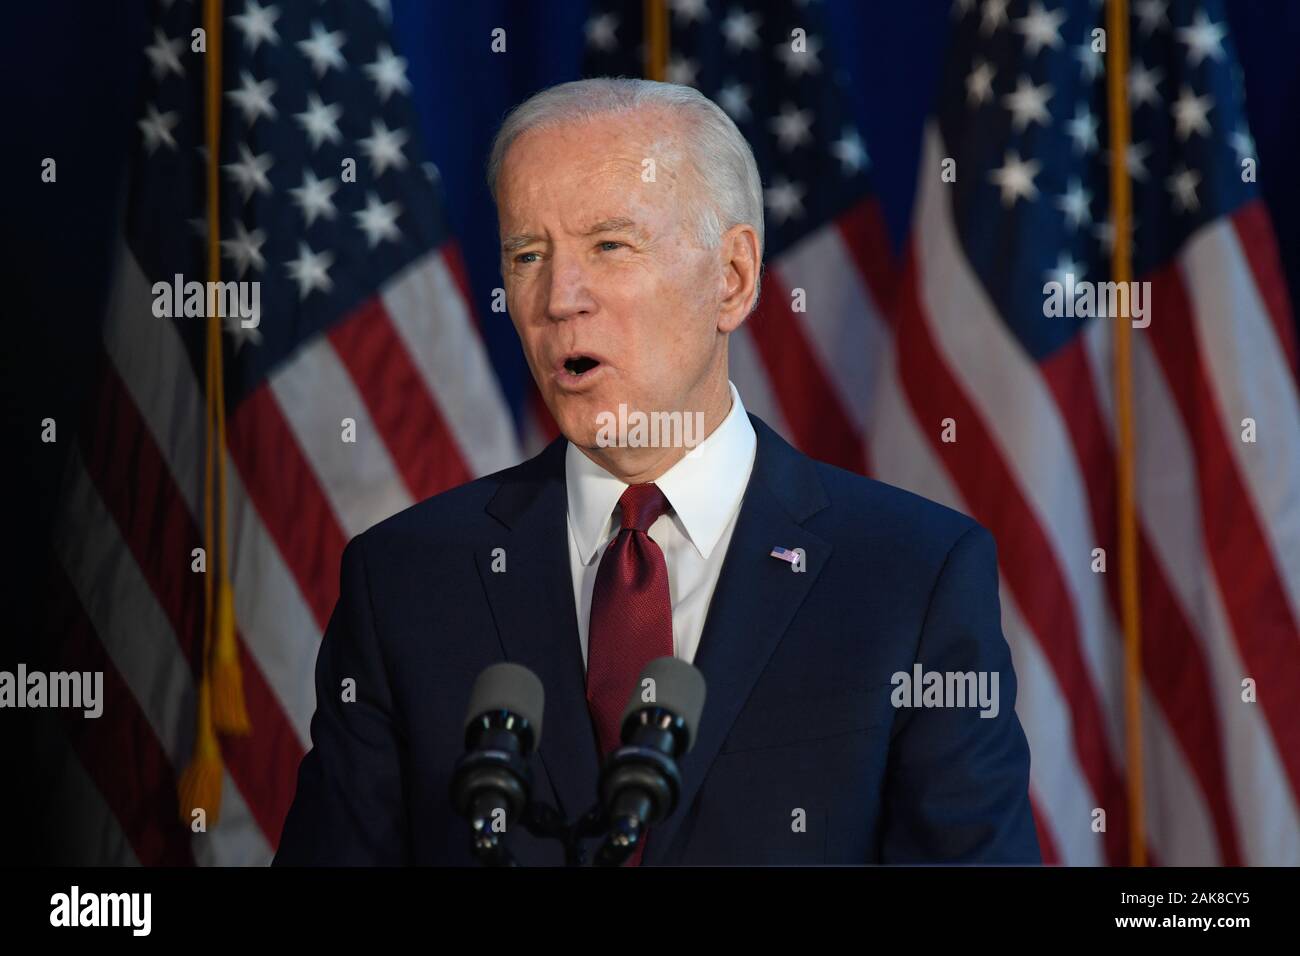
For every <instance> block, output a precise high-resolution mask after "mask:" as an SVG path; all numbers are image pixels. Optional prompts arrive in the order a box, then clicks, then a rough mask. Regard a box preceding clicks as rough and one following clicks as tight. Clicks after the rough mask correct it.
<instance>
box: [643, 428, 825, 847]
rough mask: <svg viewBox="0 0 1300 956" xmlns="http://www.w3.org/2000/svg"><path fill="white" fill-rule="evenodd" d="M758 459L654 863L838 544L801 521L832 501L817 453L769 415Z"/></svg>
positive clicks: (714, 612)
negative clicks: (798, 565)
mask: <svg viewBox="0 0 1300 956" xmlns="http://www.w3.org/2000/svg"><path fill="white" fill-rule="evenodd" d="M750 420H751V422H752V423H753V425H754V430H755V432H756V433H757V436H758V448H757V452H756V455H755V459H754V468H753V472H752V474H751V476H750V480H749V485H748V487H747V488H746V490H745V498H744V501H743V502H742V504H741V508H740V514H739V516H738V517H737V519H736V527H735V529H734V530H733V532H732V536H731V543H730V544H729V545H728V548H727V556H726V559H725V561H724V563H723V566H722V572H721V574H720V575H719V578H718V583H717V586H716V588H715V589H714V592H713V598H712V600H711V601H710V604H709V612H708V616H707V618H706V619H705V623H704V631H703V633H702V634H701V636H700V645H699V650H698V652H697V653H696V656H695V661H694V663H695V666H696V667H698V668H699V669H700V671H701V672H703V674H704V678H705V681H706V682H707V691H706V696H705V703H704V716H703V717H702V718H701V720H700V728H699V731H698V734H697V738H696V741H695V745H694V747H692V749H691V751H690V752H689V753H687V754H686V755H685V756H684V757H683V758H682V760H681V761H680V762H679V767H680V769H681V773H682V793H681V796H680V799H679V801H678V804H677V809H676V810H675V811H674V812H673V814H672V816H670V817H669V818H668V819H667V820H665V821H663V822H662V823H661V824H659V825H658V826H657V827H655V828H654V829H652V830H651V831H650V837H649V845H648V846H647V847H646V852H645V860H646V862H647V863H664V862H672V860H673V858H674V857H675V856H677V855H679V854H680V850H679V849H678V848H676V847H675V846H674V840H675V837H676V835H677V831H678V829H679V827H680V826H681V822H682V820H683V818H684V817H685V816H686V814H687V812H688V811H689V810H690V806H691V804H692V802H694V800H695V796H696V794H697V793H698V792H699V789H700V785H701V784H702V783H703V781H704V778H705V776H707V774H708V771H709V768H710V767H711V766H712V765H713V761H714V760H715V759H716V757H717V755H718V751H719V749H720V748H721V747H722V743H723V741H724V740H725V739H726V737H727V733H728V732H729V731H730V730H731V725H732V724H733V723H734V722H735V720H736V717H737V715H738V714H739V713H740V711H741V709H742V708H743V707H744V705H745V701H746V699H748V697H749V694H750V691H751V690H752V689H753V687H754V684H755V683H757V681H758V678H759V675H760V674H761V673H762V671H763V668H764V666H765V665H766V664H767V662H768V659H769V658H770V657H771V656H772V652H773V651H774V650H775V649H776V646H777V644H778V643H779V642H780V640H781V637H782V635H783V634H784V633H785V631H786V629H787V628H788V627H789V625H790V622H791V620H793V618H794V615H795V612H796V611H797V610H798V608H799V605H800V604H801V603H802V602H803V600H804V598H805V596H806V595H807V594H808V591H809V590H810V589H811V588H812V586H813V583H814V582H815V581H816V580H817V576H818V575H819V574H820V573H821V570H822V568H823V567H824V566H825V564H826V561H827V559H828V557H829V556H830V544H829V543H828V542H826V541H825V540H823V539H822V538H819V537H817V536H816V535H813V534H811V533H809V532H808V531H807V530H806V529H805V528H803V527H802V524H803V522H804V521H806V520H807V519H808V518H809V517H810V516H811V515H813V514H815V513H816V512H818V511H820V510H822V509H823V508H825V507H826V506H827V504H828V501H827V498H826V493H825V490H824V489H823V487H822V485H821V481H820V479H819V478H818V477H817V474H816V470H815V465H814V463H813V462H812V460H811V459H810V458H807V457H806V456H804V455H802V454H801V453H799V452H797V451H795V450H794V449H793V448H791V447H790V445H788V444H787V443H786V442H785V441H784V439H782V438H781V437H780V436H779V435H777V434H776V433H775V432H773V431H772V430H771V429H770V428H768V426H767V425H766V424H764V423H763V422H762V420H761V419H758V418H756V417H754V416H753V415H751V416H750ZM778 545H780V546H781V547H785V548H791V549H793V548H803V549H804V552H805V554H806V562H805V568H806V570H804V571H803V572H799V573H795V572H793V571H792V569H791V565H790V564H788V563H787V562H785V561H782V560H779V559H777V558H774V557H771V551H772V548H773V547H776V546H778Z"/></svg>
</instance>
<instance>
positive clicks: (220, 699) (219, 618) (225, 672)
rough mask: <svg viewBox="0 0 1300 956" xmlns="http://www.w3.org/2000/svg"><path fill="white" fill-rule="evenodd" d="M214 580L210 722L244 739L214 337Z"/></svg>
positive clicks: (247, 726)
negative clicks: (216, 567) (215, 589)
mask: <svg viewBox="0 0 1300 956" xmlns="http://www.w3.org/2000/svg"><path fill="white" fill-rule="evenodd" d="M214 369H215V373H216V391H217V397H216V401H215V402H214V405H215V407H216V414H217V463H216V464H217V533H218V536H219V537H218V546H217V558H218V567H219V569H220V570H219V577H218V578H217V614H216V622H215V623H216V634H215V635H214V639H213V642H212V659H211V661H210V662H209V663H210V666H211V668H212V719H213V722H214V723H215V724H216V727H217V729H218V730H220V731H221V732H222V733H223V734H233V735H237V736H246V735H247V734H248V733H250V732H251V731H252V725H251V723H250V722H249V719H248V708H247V706H246V705H245V703H244V675H243V670H242V668H241V667H240V665H239V644H238V642H237V641H236V640H235V589H234V588H233V587H232V586H231V584H230V564H229V560H228V556H227V551H226V540H227V539H226V386H225V379H224V376H223V375H222V374H221V338H220V334H218V336H217V343H216V359H215V360H214Z"/></svg>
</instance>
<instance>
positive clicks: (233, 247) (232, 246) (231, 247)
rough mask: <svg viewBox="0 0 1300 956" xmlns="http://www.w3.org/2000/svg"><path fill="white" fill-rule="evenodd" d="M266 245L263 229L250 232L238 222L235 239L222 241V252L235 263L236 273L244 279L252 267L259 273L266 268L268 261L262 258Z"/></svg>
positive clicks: (236, 222)
mask: <svg viewBox="0 0 1300 956" xmlns="http://www.w3.org/2000/svg"><path fill="white" fill-rule="evenodd" d="M265 243H266V233H264V232H263V231H262V230H261V229H254V230H253V231H252V232H249V231H248V230H247V229H246V228H245V227H244V224H243V223H242V222H240V221H238V220H236V221H235V236H234V238H233V239H222V240H221V252H222V254H223V255H224V256H225V257H226V258H227V259H230V260H231V261H232V262H234V264H235V272H236V274H237V275H238V276H239V278H241V279H242V278H243V277H244V273H245V272H247V271H248V270H249V268H250V267H251V268H253V269H256V270H257V271H258V272H261V271H263V270H264V269H265V268H266V259H264V258H263V257H262V246H263V245H264V244H265Z"/></svg>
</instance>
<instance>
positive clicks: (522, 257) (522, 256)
mask: <svg viewBox="0 0 1300 956" xmlns="http://www.w3.org/2000/svg"><path fill="white" fill-rule="evenodd" d="M535 255H537V253H535V252H521V253H519V255H517V256H515V262H517V263H519V264H520V265H528V264H529V263H530V262H533V261H535V260H533V259H529V258H527V257H528V256H535Z"/></svg>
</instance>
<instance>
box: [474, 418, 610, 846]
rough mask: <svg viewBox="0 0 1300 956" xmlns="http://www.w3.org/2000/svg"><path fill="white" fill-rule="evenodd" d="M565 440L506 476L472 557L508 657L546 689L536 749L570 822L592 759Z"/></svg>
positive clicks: (591, 784)
mask: <svg viewBox="0 0 1300 956" xmlns="http://www.w3.org/2000/svg"><path fill="white" fill-rule="evenodd" d="M564 448H565V441H564V439H563V438H558V439H556V440H555V441H554V442H552V443H551V444H550V445H549V446H548V447H547V448H546V449H545V450H544V451H543V452H542V453H541V454H540V455H539V456H537V457H536V458H534V459H532V460H531V461H529V462H526V463H525V464H524V465H522V466H520V467H519V468H518V469H516V470H515V472H514V473H513V475H514V477H508V478H506V479H505V480H504V481H503V483H502V486H501V488H499V489H498V491H497V493H496V495H494V496H493V498H492V500H491V501H490V502H489V503H488V506H487V511H488V513H489V514H491V515H492V516H493V517H495V518H496V519H497V520H498V521H499V522H501V524H502V528H501V535H500V539H499V540H495V541H485V542H483V543H482V545H481V546H480V547H479V549H478V553H477V555H476V561H477V566H478V571H479V576H480V578H481V579H482V581H483V588H484V590H485V591H486V592H487V597H488V601H489V603H490V604H491V607H492V614H493V617H494V619H495V621H496V625H497V632H498V634H499V636H500V639H501V647H502V650H503V652H504V654H505V659H506V660H508V661H513V662H515V663H517V664H522V665H523V666H524V667H527V668H529V669H530V670H532V671H533V672H534V673H535V674H537V676H538V677H539V678H541V681H542V686H543V687H544V688H545V690H546V704H545V711H544V715H543V718H542V742H541V746H540V747H539V748H538V757H539V758H540V759H541V762H542V766H543V770H544V773H545V775H546V777H547V778H548V779H549V782H550V785H551V790H552V792H553V795H554V797H553V799H554V801H555V803H556V804H557V805H558V807H559V809H560V811H561V812H562V813H563V814H565V815H566V816H568V817H569V818H570V819H571V820H576V819H577V817H578V816H579V815H581V814H582V813H585V812H586V810H587V809H588V808H589V807H590V806H591V805H592V804H593V803H595V801H596V783H597V777H598V773H599V764H598V759H597V754H598V747H597V743H596V735H595V731H594V729H593V728H592V724H591V716H590V713H589V712H588V710H587V693H586V677H585V670H584V668H583V663H582V650H581V647H580V645H579V643H578V624H577V611H576V608H575V604H574V600H573V575H572V572H571V571H570V568H569V529H568V524H567V520H568V518H567V512H568V504H567V498H566V494H565V484H564ZM494 548H504V549H505V559H506V570H505V571H504V572H500V573H494V572H493V571H492V570H491V567H492V551H493V549H494Z"/></svg>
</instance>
